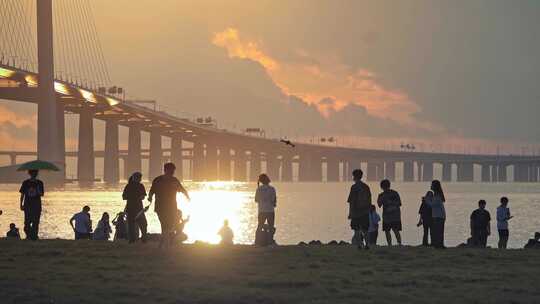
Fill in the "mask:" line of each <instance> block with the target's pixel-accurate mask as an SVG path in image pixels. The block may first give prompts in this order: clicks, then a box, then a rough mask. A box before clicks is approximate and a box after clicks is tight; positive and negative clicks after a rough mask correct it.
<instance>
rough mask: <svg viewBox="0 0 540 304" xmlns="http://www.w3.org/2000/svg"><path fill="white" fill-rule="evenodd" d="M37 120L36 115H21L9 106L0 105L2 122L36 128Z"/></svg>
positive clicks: (18, 126) (0, 121)
mask: <svg viewBox="0 0 540 304" xmlns="http://www.w3.org/2000/svg"><path fill="white" fill-rule="evenodd" d="M36 120H37V117H36V116H35V115H34V116H31V117H25V116H21V115H18V114H17V113H15V112H13V111H11V110H10V109H8V108H7V107H4V106H0V124H2V123H11V124H13V125H14V126H16V127H17V128H24V127H30V128H32V129H34V130H36Z"/></svg>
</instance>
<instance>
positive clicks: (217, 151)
mask: <svg viewBox="0 0 540 304" xmlns="http://www.w3.org/2000/svg"><path fill="white" fill-rule="evenodd" d="M0 18H1V19H0V20H1V21H0V23H1V24H0V25H1V27H0V99H5V100H12V101H18V102H28V103H33V104H37V107H38V126H37V127H38V128H37V130H38V143H37V147H38V149H37V152H36V156H37V157H38V158H39V159H43V160H49V161H53V162H55V163H57V164H59V165H61V166H62V167H64V168H65V158H66V156H76V157H77V178H78V180H79V181H80V182H92V181H94V180H95V178H96V173H95V172H96V170H95V167H96V166H95V159H96V157H103V158H104V171H103V172H104V176H103V179H104V180H105V181H106V182H109V183H116V182H118V181H119V180H120V179H121V178H122V177H126V176H127V175H129V174H130V173H131V172H135V171H141V170H142V168H141V167H142V163H143V162H142V159H143V158H148V159H149V161H148V163H149V169H148V172H149V177H150V178H152V177H155V176H157V175H159V174H160V172H161V167H162V164H163V162H165V161H168V160H170V161H173V162H175V163H176V164H177V166H178V167H180V168H179V169H180V170H179V172H186V176H184V178H189V179H192V180H196V181H200V180H238V181H246V180H255V178H256V177H257V175H258V174H259V173H261V172H266V173H268V174H269V175H270V176H271V177H272V178H273V179H274V180H281V181H285V182H288V181H293V180H294V181H323V180H324V181H330V182H335V181H343V180H349V179H350V175H351V171H352V170H353V169H355V168H359V167H363V168H365V169H366V170H367V179H368V180H371V181H375V180H380V179H383V178H388V179H390V180H395V179H398V180H403V181H430V180H432V179H434V178H440V179H442V180H443V181H452V180H455V181H462V182H471V181H482V182H506V181H516V182H537V181H538V180H539V174H540V157H535V156H503V155H474V154H455V153H426V152H403V151H384V150H372V149H355V148H349V147H338V146H327V145H315V144H305V143H297V144H296V146H295V147H294V148H293V147H291V146H287V145H284V144H283V143H281V142H280V141H279V139H270V138H263V137H258V136H249V135H245V134H239V133H234V132H230V131H227V130H223V129H219V128H217V127H215V126H212V125H206V124H200V123H198V122H197V121H192V120H190V119H186V118H182V117H177V116H174V115H171V114H169V113H166V112H162V111H156V110H154V109H150V108H148V107H145V106H141V105H140V104H137V103H134V102H129V101H126V100H125V99H124V98H123V97H122V94H121V89H119V88H116V87H114V86H113V84H112V82H111V80H110V76H109V73H108V70H107V65H106V63H105V59H104V58H105V57H104V55H103V51H102V49H101V44H100V41H99V37H98V33H97V29H96V25H95V22H94V18H93V16H92V9H91V5H90V1H88V0H55V1H52V0H32V1H30V0H0ZM65 113H74V114H77V115H79V131H78V132H79V136H78V149H77V151H76V152H66V148H65V119H64V115H65ZM95 119H97V120H102V121H104V122H105V125H106V127H105V149H104V151H95V150H94V120H95ZM120 126H123V127H127V128H129V135H128V149H127V150H126V151H121V150H120V149H119V140H120V138H119V136H120V132H119V127H120ZM141 132H148V133H149V134H150V148H149V149H148V151H143V149H142V148H141ZM163 137H169V138H170V139H171V148H170V149H164V148H163V145H162V139H163ZM2 153H4V154H6V155H10V156H11V157H12V158H11V159H12V162H13V163H16V159H17V156H18V155H25V154H26V155H27V154H28V153H29V152H19V153H18V152H17V151H5V152H0V154H2ZM30 154H33V153H30ZM121 163H122V167H123V168H124V172H120V167H121ZM184 166H186V168H185V170H184V168H182V167H184ZM13 167H15V165H14V166H12V167H10V168H4V169H3V171H2V172H1V175H2V177H3V179H7V180H8V179H9V177H10V176H8V175H9V174H11V173H10V172H11V171H12V169H13ZM435 167H440V170H434V168H435ZM475 167H476V168H477V170H475ZM436 171H437V172H438V171H440V172H441V173H440V176H435V173H434V172H436ZM475 172H479V174H476V173H475ZM398 173H400V176H397V175H398ZM509 173H510V174H509ZM509 175H511V176H513V177H512V178H511V180H510V179H509ZM13 178H15V179H17V178H19V177H17V176H13ZM50 178H56V179H58V180H60V181H62V180H63V179H64V178H65V171H64V172H62V173H60V174H59V175H57V176H50Z"/></svg>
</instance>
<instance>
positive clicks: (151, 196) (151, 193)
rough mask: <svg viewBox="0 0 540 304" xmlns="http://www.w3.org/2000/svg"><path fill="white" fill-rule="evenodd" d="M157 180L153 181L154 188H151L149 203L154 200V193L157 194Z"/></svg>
mask: <svg viewBox="0 0 540 304" xmlns="http://www.w3.org/2000/svg"><path fill="white" fill-rule="evenodd" d="M156 180H157V178H155V179H154V180H153V181H152V186H151V187H150V191H148V201H149V202H151V201H152V199H153V198H154V193H155V187H156V183H157V182H156Z"/></svg>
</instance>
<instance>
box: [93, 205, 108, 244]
mask: <svg viewBox="0 0 540 304" xmlns="http://www.w3.org/2000/svg"><path fill="white" fill-rule="evenodd" d="M111 232H112V229H111V225H110V224H109V214H108V213H107V212H103V215H102V216H101V219H100V220H99V222H98V224H97V227H96V230H95V231H94V240H98V241H107V240H109V238H110V237H111Z"/></svg>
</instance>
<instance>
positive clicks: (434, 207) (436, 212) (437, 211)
mask: <svg viewBox="0 0 540 304" xmlns="http://www.w3.org/2000/svg"><path fill="white" fill-rule="evenodd" d="M431 191H433V198H432V199H431V200H426V202H427V203H428V205H429V206H430V207H431V217H432V222H431V227H430V228H431V246H433V247H435V248H445V246H444V223H445V221H446V209H445V207H444V203H445V202H446V198H445V197H444V192H443V189H442V186H441V182H440V181H438V180H434V181H432V182H431Z"/></svg>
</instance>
